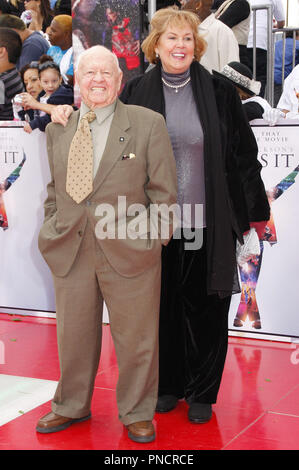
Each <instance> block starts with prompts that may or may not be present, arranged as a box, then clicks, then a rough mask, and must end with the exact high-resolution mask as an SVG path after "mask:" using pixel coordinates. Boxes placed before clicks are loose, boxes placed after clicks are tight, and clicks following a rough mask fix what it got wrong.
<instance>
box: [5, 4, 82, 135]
mask: <svg viewBox="0 0 299 470" xmlns="http://www.w3.org/2000/svg"><path fill="white" fill-rule="evenodd" d="M0 47H1V54H0V82H1V83H2V87H1V90H2V94H3V97H2V99H1V101H0V120H2V121H7V120H22V121H26V122H25V124H24V130H25V132H32V130H34V129H36V128H38V129H40V130H41V131H44V130H45V127H46V125H47V124H48V123H49V122H50V121H51V111H52V110H53V107H54V106H56V105H57V104H70V105H72V104H73V103H74V92H73V74H74V71H73V48H72V16H71V4H70V2H63V0H57V1H56V2H51V4H50V2H49V0H29V1H24V2H19V1H18V0H10V1H7V0H2V1H1V3H0Z"/></svg>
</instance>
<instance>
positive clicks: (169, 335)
mask: <svg viewBox="0 0 299 470" xmlns="http://www.w3.org/2000/svg"><path fill="white" fill-rule="evenodd" d="M197 29H198V18H197V16H196V15H194V14H193V13H191V12H189V11H184V10H177V9H174V8H167V9H160V10H158V11H157V12H156V13H155V15H154V16H153V18H152V22H151V30H150V31H151V32H150V34H149V36H148V37H147V38H146V40H145V41H144V42H143V44H142V49H143V52H144V53H145V56H146V57H147V59H148V60H149V62H150V63H152V64H155V66H154V67H153V68H152V69H151V70H150V71H149V72H147V73H145V74H144V75H142V76H139V77H136V78H134V79H132V80H131V81H130V82H128V83H127V84H126V86H125V88H124V90H123V92H122V94H121V96H120V98H121V99H122V100H123V101H124V102H126V103H129V104H137V105H141V106H145V107H148V108H150V109H153V110H154V111H157V112H159V113H161V114H163V115H164V116H165V118H166V124H167V127H168V131H169V134H170V138H171V141H172V145H173V151H174V155H175V159H176V165H177V176H178V203H179V205H180V207H183V204H188V205H189V207H190V204H191V207H192V209H193V213H194V209H195V207H197V208H198V207H199V206H200V205H201V206H202V207H203V220H201V221H198V217H196V216H194V214H193V217H192V214H191V218H190V217H189V220H188V221H187V223H188V226H189V227H190V226H191V227H192V228H194V229H196V231H195V233H194V235H195V236H194V240H195V241H198V239H199V237H200V235H201V233H202V232H203V243H202V246H201V248H200V249H198V243H195V244H194V245H193V247H194V249H192V246H191V249H189V248H190V245H192V243H190V231H187V230H186V227H184V226H183V228H182V229H181V230H180V232H179V233H176V234H175V236H174V237H173V239H172V240H171V241H170V242H169V244H168V245H167V247H166V248H164V247H163V251H162V266H163V268H162V293H161V310H160V366H159V367H160V369H159V382H160V383H159V398H158V403H157V411H158V412H167V411H170V410H172V409H173V408H174V407H175V406H176V405H177V403H178V400H179V399H181V398H185V399H186V401H187V402H188V404H189V405H190V407H189V411H188V416H189V419H190V421H192V422H194V423H203V422H206V421H208V420H209V419H210V418H211V416H212V404H213V403H215V402H216V398H217V393H218V390H219V386H220V381H221V376H222V372H223V367H224V362H225V357H226V351H227V342H228V331H227V330H228V310H229V305H230V298H231V294H232V293H233V292H237V291H239V286H238V282H237V281H236V280H237V276H236V257H235V241H236V238H238V239H239V240H240V241H241V242H242V240H243V238H242V234H243V233H244V232H245V231H247V230H248V229H249V228H250V222H251V221H252V222H258V221H265V220H267V219H268V218H269V205H268V201H267V196H266V193H265V189H264V185H263V183H262V180H261V178H260V170H261V165H260V164H259V162H258V161H257V145H256V141H255V138H254V135H253V133H252V131H251V129H250V127H249V125H248V122H247V120H246V118H245V116H244V113H243V109H242V105H241V101H240V98H239V96H238V95H237V92H236V90H235V88H234V87H233V86H232V85H230V84H229V83H226V82H225V81H224V80H220V79H218V78H216V77H213V76H212V75H210V74H209V72H207V71H206V70H205V69H204V68H203V67H202V66H201V65H200V64H199V62H198V61H199V60H200V57H201V55H202V53H203V52H204V49H205V43H204V41H203V40H202V39H201V37H199V35H198V32H197ZM60 111H61V112H60V113H59V114H58V115H57V116H56V120H57V122H58V121H59V122H61V123H65V119H66V115H65V114H64V112H62V111H65V110H62V109H60ZM52 120H53V118H52ZM161 158H163V156H161ZM183 215H184V212H183ZM196 238H197V240H196Z"/></svg>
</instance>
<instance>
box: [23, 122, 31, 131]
mask: <svg viewBox="0 0 299 470" xmlns="http://www.w3.org/2000/svg"><path fill="white" fill-rule="evenodd" d="M24 131H25V132H27V134H31V132H32V129H31V126H30V124H29V122H25V124H24Z"/></svg>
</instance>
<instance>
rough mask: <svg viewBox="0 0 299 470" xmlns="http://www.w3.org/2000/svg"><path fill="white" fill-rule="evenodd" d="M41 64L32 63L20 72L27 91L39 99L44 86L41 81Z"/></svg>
mask: <svg viewBox="0 0 299 470" xmlns="http://www.w3.org/2000/svg"><path fill="white" fill-rule="evenodd" d="M38 68H39V63H38V62H37V61H33V62H30V64H27V65H25V66H24V67H23V68H22V69H21V70H20V75H21V78H22V80H23V83H24V86H25V89H26V91H27V92H28V93H29V94H30V95H31V96H33V98H35V99H37V97H38V95H39V94H40V93H41V91H42V86H41V83H40V81H39V70H38Z"/></svg>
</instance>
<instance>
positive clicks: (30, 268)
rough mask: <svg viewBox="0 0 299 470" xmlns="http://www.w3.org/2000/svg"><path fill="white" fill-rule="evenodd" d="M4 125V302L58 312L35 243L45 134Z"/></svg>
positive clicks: (0, 274) (46, 176)
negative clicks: (26, 131) (31, 132)
mask: <svg viewBox="0 0 299 470" xmlns="http://www.w3.org/2000/svg"><path fill="white" fill-rule="evenodd" d="M10 124H11V126H10V127H0V246H1V250H0V264H1V271H0V307H1V311H2V312H3V311H4V310H5V308H12V309H15V310H13V311H12V313H17V310H16V309H24V310H29V311H39V312H41V311H49V312H54V310H55V306H54V290H53V282H52V276H51V274H50V271H49V269H48V266H47V265H46V263H45V262H44V260H43V258H42V256H41V254H40V252H39V250H38V246H37V238H38V233H39V229H40V226H41V224H42V221H43V212H44V211H43V203H44V200H45V198H46V187H47V183H48V182H49V180H50V172H49V167H48V157H47V152H46V140H45V134H44V133H41V132H40V131H35V132H34V134H26V133H25V132H24V130H23V127H16V126H14V124H15V123H14V122H11V123H10Z"/></svg>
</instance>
